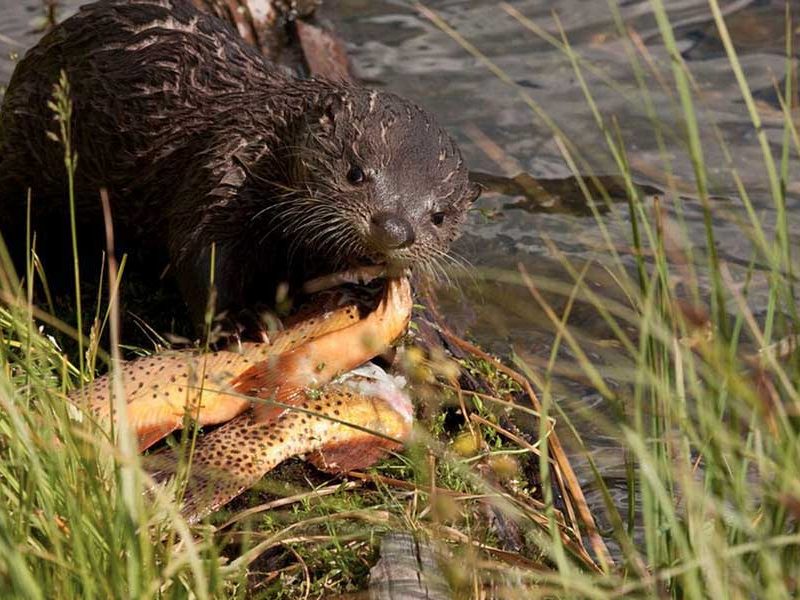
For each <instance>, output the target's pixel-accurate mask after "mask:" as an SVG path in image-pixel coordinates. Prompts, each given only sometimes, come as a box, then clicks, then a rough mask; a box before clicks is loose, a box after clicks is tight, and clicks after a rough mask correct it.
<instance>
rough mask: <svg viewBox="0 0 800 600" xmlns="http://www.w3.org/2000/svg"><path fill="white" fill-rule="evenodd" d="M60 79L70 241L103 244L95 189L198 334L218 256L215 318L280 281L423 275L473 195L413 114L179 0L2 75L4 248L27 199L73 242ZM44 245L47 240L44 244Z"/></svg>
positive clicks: (100, 5) (420, 114) (270, 293)
mask: <svg viewBox="0 0 800 600" xmlns="http://www.w3.org/2000/svg"><path fill="white" fill-rule="evenodd" d="M61 70H64V71H65V73H66V75H67V77H68V79H69V83H70V86H71V98H72V102H73V106H74V110H73V119H72V138H73V145H74V149H75V151H76V152H77V155H78V166H77V174H76V179H75V189H76V196H77V206H78V218H79V220H80V221H81V227H82V231H81V234H82V235H83V236H84V237H86V235H84V232H88V231H95V230H96V231H99V230H100V227H99V226H98V222H99V218H100V202H99V196H98V190H99V188H101V187H106V188H108V190H109V193H110V196H111V201H112V207H113V214H114V220H115V225H116V230H117V236H118V238H119V237H120V236H121V238H122V240H121V243H122V244H127V245H128V247H139V246H142V247H144V246H147V247H150V248H153V249H154V250H155V252H156V256H158V257H159V258H162V259H163V263H164V265H165V264H167V263H168V264H169V265H170V268H171V270H172V271H173V272H174V273H175V275H176V276H177V279H178V283H179V286H180V287H181V291H182V293H183V296H184V298H185V299H186V301H187V303H188V305H189V307H190V309H191V312H192V314H193V316H194V318H195V319H196V320H198V321H199V320H200V318H201V316H202V315H203V313H204V312H205V308H206V303H207V299H208V290H209V281H210V276H211V272H210V270H211V247H212V244H213V245H214V247H215V262H214V266H215V272H214V283H215V286H216V288H217V290H218V296H217V299H216V308H217V310H218V311H225V310H227V311H237V310H240V309H244V308H248V307H250V306H252V305H253V304H254V303H258V302H263V303H266V304H270V303H271V302H272V301H273V298H274V293H275V290H276V288H277V286H278V285H279V284H280V283H281V282H288V283H290V284H291V285H296V284H297V283H298V282H300V281H302V280H305V279H307V278H309V277H313V276H317V275H320V274H325V273H328V272H332V271H334V270H337V269H341V268H346V267H352V266H362V265H368V264H386V265H387V266H388V267H389V269H390V270H392V271H397V270H399V269H402V268H406V267H408V266H410V265H415V264H416V265H431V264H433V263H434V262H435V261H437V260H440V259H441V258H442V257H444V256H445V255H446V252H447V248H448V246H449V244H450V242H452V241H453V239H454V238H456V237H457V235H458V233H459V229H460V227H461V225H462V222H463V221H464V217H465V213H466V210H467V207H468V205H469V204H470V202H472V201H473V200H474V199H475V198H476V197H477V194H478V189H477V188H476V187H475V185H474V184H471V183H470V182H469V180H468V175H467V169H466V167H465V165H464V162H463V160H462V157H461V154H460V153H459V150H458V148H457V146H456V144H455V143H454V142H453V140H452V139H451V138H450V137H449V136H448V135H447V133H445V131H443V130H442V129H441V128H440V127H439V126H438V125H437V124H436V121H435V119H434V118H433V117H432V116H431V115H429V114H428V113H426V112H425V111H424V110H423V109H421V108H419V107H418V106H416V105H415V104H413V103H411V102H409V101H407V100H405V99H403V98H400V97H398V96H395V95H393V94H389V93H385V92H381V91H375V90H369V89H365V88H361V87H358V86H355V85H352V84H344V83H332V82H328V81H325V80H321V79H300V78H296V77H293V76H291V75H289V74H287V73H285V72H283V71H282V70H280V69H278V68H277V67H275V66H274V65H271V64H270V63H268V62H267V61H266V60H265V59H264V58H263V57H262V56H261V55H260V54H259V53H258V52H257V51H256V50H255V49H253V48H251V47H250V46H249V45H248V44H246V43H245V42H244V41H243V39H242V38H241V37H240V36H239V35H238V34H237V33H236V32H235V31H234V30H233V29H232V28H231V26H230V25H228V24H227V23H224V22H223V21H221V20H220V19H218V18H216V17H214V16H212V15H209V14H205V13H202V12H200V11H198V10H197V9H195V8H194V7H193V6H192V5H191V3H190V2H188V1H185V0H150V1H147V0H134V1H131V0H108V1H104V2H97V3H94V4H92V5H89V6H86V7H84V8H82V9H81V10H80V11H79V13H78V14H76V15H75V16H73V17H71V18H69V19H67V20H66V21H64V22H63V23H62V24H60V25H59V26H57V27H56V28H55V29H53V30H52V31H51V32H50V33H48V34H47V35H46V36H45V37H44V38H43V39H42V40H41V42H40V43H39V44H38V45H37V46H36V47H34V48H33V49H31V50H30V51H29V52H28V53H27V54H26V55H25V57H24V58H23V59H22V61H21V62H20V63H19V64H18V65H17V68H16V69H15V71H14V74H13V76H12V78H11V81H10V83H9V86H8V91H7V92H6V95H5V98H4V102H3V106H2V113H1V114H0V216H2V220H1V221H0V231H2V233H3V234H4V235H5V236H7V237H9V238H12V239H13V238H14V237H15V235H17V234H18V233H19V232H20V231H23V230H24V227H22V226H21V225H20V224H21V223H24V213H25V206H26V190H27V189H28V188H29V187H30V188H31V191H32V207H33V217H34V223H35V225H36V226H37V227H40V228H46V227H47V223H50V224H51V225H52V224H55V228H54V229H55V230H58V231H60V232H62V236H61V237H63V232H64V231H65V230H67V229H68V225H67V223H68V221H66V220H64V216H65V215H66V206H67V202H66V200H65V198H66V193H65V192H66V176H65V167H64V164H63V148H61V147H60V146H59V145H58V144H57V143H54V142H53V141H52V140H50V139H48V137H47V132H48V130H52V129H54V122H53V113H52V111H51V110H50V109H49V108H48V106H47V103H48V100H49V99H50V98H51V94H52V91H53V84H54V82H56V80H57V79H58V76H59V72H60V71H61ZM92 228H94V229H92ZM54 229H51V231H53V230H54ZM55 235H56V234H55V233H54V234H53V235H52V236H48V235H47V234H40V236H39V247H42V246H47V245H48V244H50V245H51V246H52V245H55V244H56V242H55V241H54V240H55V237H53V236H55ZM87 235H88V234H87ZM58 252H59V253H62V254H67V255H69V250H68V247H63V248H62V247H61V246H59V251H58ZM164 265H161V266H162V267H163V266H164ZM46 267H47V265H45V268H46ZM153 268H160V266H159V265H153Z"/></svg>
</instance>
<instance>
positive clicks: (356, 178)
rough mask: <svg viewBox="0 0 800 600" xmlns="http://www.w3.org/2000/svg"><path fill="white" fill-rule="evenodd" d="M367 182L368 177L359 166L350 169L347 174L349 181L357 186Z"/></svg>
mask: <svg viewBox="0 0 800 600" xmlns="http://www.w3.org/2000/svg"><path fill="white" fill-rule="evenodd" d="M366 180H367V176H366V175H365V174H364V169H362V168H361V167H359V166H358V165H353V166H352V167H350V170H349V171H348V172H347V181H349V182H350V183H352V184H353V185H357V184H359V183H364V182H365V181H366Z"/></svg>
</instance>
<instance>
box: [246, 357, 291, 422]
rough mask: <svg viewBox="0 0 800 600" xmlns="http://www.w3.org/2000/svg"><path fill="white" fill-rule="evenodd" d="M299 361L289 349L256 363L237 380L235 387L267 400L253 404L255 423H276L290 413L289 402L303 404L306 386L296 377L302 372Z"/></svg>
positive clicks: (247, 393)
mask: <svg viewBox="0 0 800 600" xmlns="http://www.w3.org/2000/svg"><path fill="white" fill-rule="evenodd" d="M296 363H297V359H296V357H295V356H294V355H293V354H292V353H291V352H289V353H286V354H283V355H280V356H277V357H272V358H269V359H267V360H263V361H261V362H259V363H256V364H255V365H253V366H252V367H250V368H249V369H247V370H246V371H244V372H243V373H240V374H239V375H238V376H237V377H236V378H235V379H234V380H233V382H232V384H233V387H234V389H235V390H236V391H237V392H239V393H240V394H245V395H248V396H255V397H256V398H261V399H262V400H264V402H254V403H253V407H252V411H251V412H252V419H253V421H254V422H256V423H261V424H267V423H270V422H274V421H276V420H277V419H278V418H279V417H280V416H281V415H282V414H284V413H285V412H286V410H287V405H288V406H299V405H300V404H301V403H302V399H303V397H304V389H305V387H304V386H303V385H302V384H299V383H298V382H296V381H293V377H292V374H295V373H296V372H297V371H298V369H297V367H296Z"/></svg>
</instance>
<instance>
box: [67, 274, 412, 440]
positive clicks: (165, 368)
mask: <svg viewBox="0 0 800 600" xmlns="http://www.w3.org/2000/svg"><path fill="white" fill-rule="evenodd" d="M362 303H363V302H362V301H359V300H358V299H354V298H352V297H347V296H343V295H342V294H332V295H327V296H324V297H323V299H322V300H321V301H320V302H319V303H318V305H317V307H318V312H317V313H316V314H313V313H312V314H311V315H310V316H307V317H305V318H304V319H302V320H300V321H296V322H294V323H293V324H292V325H291V326H290V327H289V328H287V329H285V330H282V331H280V332H277V333H276V334H275V335H273V338H272V339H271V340H270V341H269V342H266V343H245V344H242V345H241V347H240V348H239V349H238V351H230V350H223V351H219V352H213V353H201V352H199V351H196V350H184V351H172V352H166V353H163V354H157V355H154V356H150V357H145V358H140V359H137V360H134V361H130V362H127V363H124V364H123V365H122V367H121V374H122V383H123V389H124V391H125V396H126V400H127V406H128V422H129V423H130V425H131V427H132V428H133V429H134V430H135V431H136V433H137V435H138V438H139V447H140V449H141V450H144V449H146V448H148V447H149V446H151V445H152V444H154V443H156V442H157V441H158V440H160V439H162V438H163V437H164V436H166V435H168V434H169V433H171V432H172V431H175V430H176V429H179V428H180V427H182V426H183V424H184V420H185V419H184V417H185V415H187V414H188V416H190V417H191V418H192V419H193V420H195V421H196V422H197V423H199V424H200V425H211V424H218V423H223V422H225V421H228V420H230V419H232V418H233V417H235V416H236V415H238V414H240V413H241V412H242V411H244V410H246V409H247V408H248V407H249V406H250V403H251V399H250V398H248V396H255V397H258V398H263V399H273V400H277V401H279V402H283V403H286V402H288V403H292V402H294V401H295V400H296V398H297V396H298V395H299V394H300V393H301V392H302V391H303V389H305V387H307V386H309V385H323V384H324V383H326V382H327V381H330V380H331V379H332V378H333V377H335V376H336V375H338V374H339V373H342V372H346V371H348V370H350V369H352V368H355V367H356V366H358V365H359V364H362V363H363V362H366V361H368V360H370V359H371V358H372V357H373V356H375V355H376V354H377V353H378V352H380V351H382V350H383V348H385V347H386V346H388V345H389V344H390V343H391V342H392V341H393V340H394V339H395V338H397V337H398V336H399V335H401V334H402V332H403V331H404V330H405V327H406V324H407V322H408V319H409V317H410V310H411V296H410V287H409V284H408V281H407V280H405V279H395V280H390V281H389V283H388V284H387V286H386V290H385V292H384V295H383V297H382V298H381V301H380V302H379V304H378V307H377V308H376V309H375V310H373V311H372V312H369V313H367V314H366V315H364V316H362V314H361V309H362V308H363V307H362V306H361V304H362ZM368 338H372V339H371V342H372V343H367V342H368V341H370V340H369V339H368ZM110 388H111V381H110V379H109V376H108V375H104V376H102V377H99V378H97V379H96V380H95V381H94V382H92V383H91V384H90V385H88V386H86V387H85V388H84V389H83V390H77V391H75V392H73V393H72V394H71V395H70V400H71V401H72V402H73V403H75V404H77V405H79V406H88V407H89V409H90V411H91V412H92V414H93V415H94V416H95V417H96V418H98V419H99V420H101V421H107V420H108V419H109V417H110V416H113V411H112V408H111V390H110ZM282 410H283V408H281V407H275V406H274V405H272V406H271V407H269V408H261V409H260V411H261V412H260V418H262V419H263V420H265V421H268V420H270V419H273V418H275V417H276V416H278V415H279V414H280V412H281V411H282Z"/></svg>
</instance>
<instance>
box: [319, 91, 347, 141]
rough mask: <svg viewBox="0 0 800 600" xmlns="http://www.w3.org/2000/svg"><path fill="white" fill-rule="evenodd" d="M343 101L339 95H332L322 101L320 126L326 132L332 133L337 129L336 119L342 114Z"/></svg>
mask: <svg viewBox="0 0 800 600" xmlns="http://www.w3.org/2000/svg"><path fill="white" fill-rule="evenodd" d="M343 101H344V99H343V98H342V97H341V96H339V95H338V94H330V95H329V96H326V97H325V99H324V100H323V101H322V111H321V113H320V116H319V124H320V126H321V127H322V129H323V130H324V131H331V132H332V131H333V130H334V128H335V127H336V117H337V115H338V114H339V113H340V112H341V109H342V104H343Z"/></svg>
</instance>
